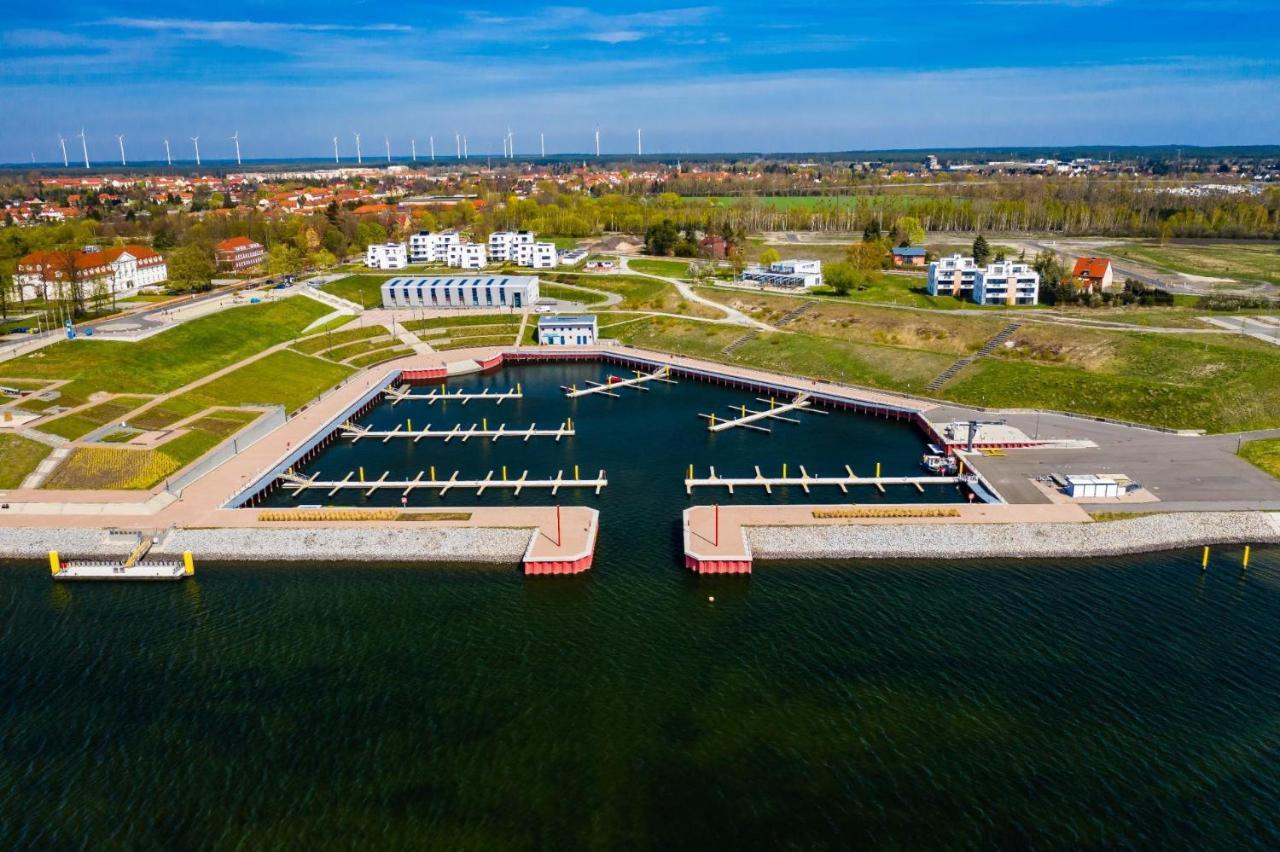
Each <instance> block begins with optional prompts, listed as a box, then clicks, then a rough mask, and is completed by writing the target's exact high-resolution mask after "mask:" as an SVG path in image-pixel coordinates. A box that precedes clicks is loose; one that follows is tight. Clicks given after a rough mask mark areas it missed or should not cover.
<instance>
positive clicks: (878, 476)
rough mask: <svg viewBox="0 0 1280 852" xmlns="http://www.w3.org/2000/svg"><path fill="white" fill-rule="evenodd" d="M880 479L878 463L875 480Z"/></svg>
mask: <svg viewBox="0 0 1280 852" xmlns="http://www.w3.org/2000/svg"><path fill="white" fill-rule="evenodd" d="M879 478H880V462H876V479H879Z"/></svg>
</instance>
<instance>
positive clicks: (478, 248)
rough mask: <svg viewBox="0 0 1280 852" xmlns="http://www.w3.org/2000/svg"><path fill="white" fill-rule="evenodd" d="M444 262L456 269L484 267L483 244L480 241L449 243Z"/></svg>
mask: <svg viewBox="0 0 1280 852" xmlns="http://www.w3.org/2000/svg"><path fill="white" fill-rule="evenodd" d="M444 262H445V263H447V264H448V265H449V266H452V267H455V268H457V269H484V263H485V257H484V246H482V245H480V243H457V244H454V245H450V246H449V250H448V253H447V254H446V255H445V259H444Z"/></svg>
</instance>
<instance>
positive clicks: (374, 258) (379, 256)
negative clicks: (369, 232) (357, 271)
mask: <svg viewBox="0 0 1280 852" xmlns="http://www.w3.org/2000/svg"><path fill="white" fill-rule="evenodd" d="M364 265H365V266H367V267H369V268H370V269H404V268H405V267H406V266H408V265H409V253H408V251H407V250H406V249H405V247H404V243H374V244H373V245H371V246H369V247H368V248H367V249H365V252H364Z"/></svg>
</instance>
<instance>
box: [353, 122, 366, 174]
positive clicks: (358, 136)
mask: <svg viewBox="0 0 1280 852" xmlns="http://www.w3.org/2000/svg"><path fill="white" fill-rule="evenodd" d="M351 133H352V135H353V136H355V137H356V165H360V164H362V163H363V162H364V158H363V157H361V156H360V134H359V133H356V132H355V131H354V130H353V131H351Z"/></svg>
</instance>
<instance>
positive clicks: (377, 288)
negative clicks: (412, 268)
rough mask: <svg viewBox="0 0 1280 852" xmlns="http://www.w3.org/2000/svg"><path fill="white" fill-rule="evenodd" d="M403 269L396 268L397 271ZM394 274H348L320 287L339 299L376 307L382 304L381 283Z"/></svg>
mask: <svg viewBox="0 0 1280 852" xmlns="http://www.w3.org/2000/svg"><path fill="white" fill-rule="evenodd" d="M404 271H405V270H397V273H399V272H404ZM394 277H395V276H394V275H348V276H347V277H346V278H339V279H338V280H337V281H330V282H329V283H328V284H321V285H320V289H321V290H323V291H325V292H326V293H332V294H333V295H335V296H337V297H338V298H339V299H346V300H347V301H348V302H355V303H356V304H357V305H359V306H361V307H362V308H376V307H378V306H379V305H381V304H382V285H383V284H385V283H386V282H387V281H389V280H390V279H391V278H394Z"/></svg>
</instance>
